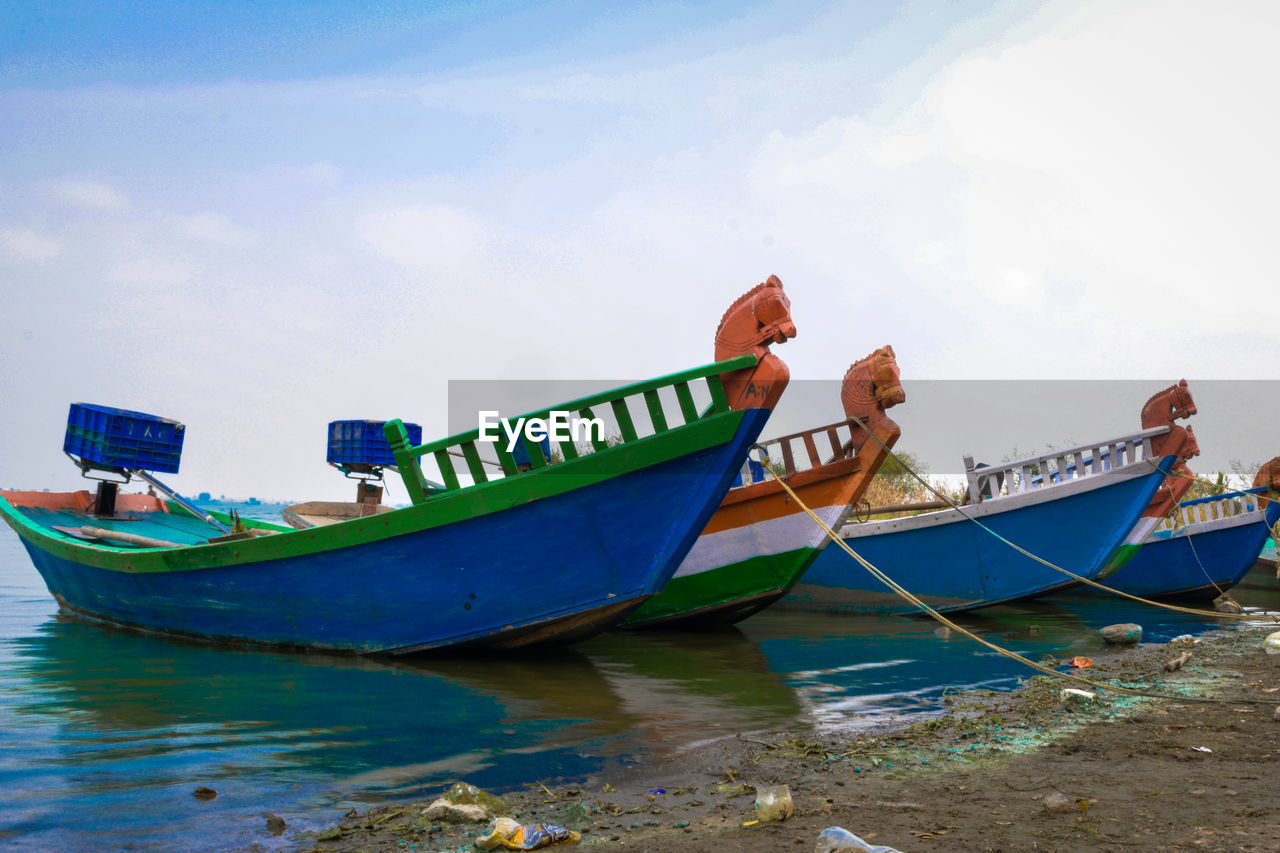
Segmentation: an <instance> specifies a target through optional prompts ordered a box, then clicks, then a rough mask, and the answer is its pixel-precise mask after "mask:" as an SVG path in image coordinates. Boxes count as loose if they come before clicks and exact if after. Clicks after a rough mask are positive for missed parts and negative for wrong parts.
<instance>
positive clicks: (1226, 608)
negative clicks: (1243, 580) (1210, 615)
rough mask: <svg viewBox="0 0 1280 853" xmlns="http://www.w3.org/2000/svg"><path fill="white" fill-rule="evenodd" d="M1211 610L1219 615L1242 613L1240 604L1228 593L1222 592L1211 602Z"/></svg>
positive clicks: (1242, 609)
mask: <svg viewBox="0 0 1280 853" xmlns="http://www.w3.org/2000/svg"><path fill="white" fill-rule="evenodd" d="M1213 609H1214V610H1216V611H1218V612H1219V613H1243V612H1244V608H1243V607H1241V606H1240V602H1238V601H1236V600H1235V599H1234V598H1232V597H1231V594H1230V593H1226V592H1224V593H1223V594H1222V595H1220V596H1218V597H1217V598H1215V599H1214V600H1213Z"/></svg>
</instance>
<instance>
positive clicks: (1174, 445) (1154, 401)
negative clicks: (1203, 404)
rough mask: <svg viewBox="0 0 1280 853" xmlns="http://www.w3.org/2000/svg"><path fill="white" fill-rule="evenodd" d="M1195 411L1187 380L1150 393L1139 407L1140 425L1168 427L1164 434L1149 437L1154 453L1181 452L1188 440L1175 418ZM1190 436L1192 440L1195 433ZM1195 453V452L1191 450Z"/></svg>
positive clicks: (1185, 416)
mask: <svg viewBox="0 0 1280 853" xmlns="http://www.w3.org/2000/svg"><path fill="white" fill-rule="evenodd" d="M1195 413H1196V403H1195V400H1193V399H1192V398H1191V391H1190V389H1188V388H1187V380H1185V379H1183V380H1182V381H1181V382H1178V383H1177V384H1176V385H1170V386H1169V387H1168V388H1166V389H1164V390H1163V391H1161V392H1160V393H1159V394H1153V395H1152V396H1151V399H1149V400H1147V402H1146V403H1145V404H1144V405H1143V407H1142V428H1143V429H1152V428H1154V427H1162V426H1167V427H1169V431H1168V432H1167V433H1165V434H1164V435H1158V436H1156V437H1155V438H1153V439H1152V440H1151V450H1152V452H1153V453H1154V454H1155V455H1157V456H1168V455H1169V454H1178V455H1181V454H1182V446H1183V445H1184V444H1185V443H1186V442H1187V441H1188V437H1187V431H1186V430H1185V429H1184V428H1182V427H1180V426H1177V425H1176V424H1174V420H1175V419H1177V418H1188V417H1190V416H1192V415H1194V414H1195ZM1190 440H1192V441H1194V440H1195V439H1194V437H1192V438H1191V439H1190ZM1192 455H1195V454H1192Z"/></svg>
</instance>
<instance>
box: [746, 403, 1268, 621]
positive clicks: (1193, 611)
mask: <svg viewBox="0 0 1280 853" xmlns="http://www.w3.org/2000/svg"><path fill="white" fill-rule="evenodd" d="M849 420H851V421H853V422H854V423H856V424H857V425H858V426H860V427H862V429H863V430H865V431H866V433H867V435H869V436H871V438H873V439H874V440H875V442H876V443H877V444H879V445H880V446H881V447H882V448H884V450H885V452H886V453H888V454H889V456H890V457H892V458H893V460H894V461H895V462H897V463H898V464H899V465H901V466H902V467H903V469H904V470H905V471H906V472H907V473H908V474H910V475H911V476H912V477H913V478H915V479H916V480H917V481H918V482H919V483H920V484H921V485H922V486H924V487H925V488H926V489H928V490H929V491H930V492H931V493H932V494H933V495H934V496H935V497H937V498H938V499H939V500H940V501H942V502H943V503H945V504H946V505H947V506H948V507H950V508H951V509H954V510H955V511H956V512H958V513H960V515H961V516H962V517H963V518H966V519H968V520H969V521H972V522H973V523H974V524H976V525H978V527H980V528H981V529H982V530H984V531H986V532H987V533H989V534H991V535H992V536H994V537H995V538H996V539H998V540H999V541H1001V542H1003V543H1004V544H1005V545H1008V546H1009V547H1010V548H1012V549H1013V550H1015V551H1017V552H1018V553H1019V554H1022V555H1023V556H1024V557H1028V558H1030V559H1032V560H1035V561H1036V562H1037V563H1039V564H1040V565H1042V566H1046V567H1048V568H1050V569H1053V570H1054V571H1055V572H1061V573H1062V574H1064V575H1066V576H1067V577H1069V578H1071V579H1073V580H1076V581H1079V582H1080V583H1083V584H1085V585H1087V586H1091V587H1093V588H1094V589H1100V590H1102V591H1103V592H1108V593H1110V594H1112V595H1116V596H1119V597H1121V598H1127V599H1129V600H1130V601H1136V602H1138V603H1140V604H1148V605H1150V606H1152V607H1159V608H1162V609H1164V610H1169V611H1172V612H1174V613H1186V614H1188V615H1191V616H1199V617H1202V618H1203V617H1208V618H1212V619H1240V620H1243V621H1250V622H1252V621H1256V620H1259V619H1269V620H1270V621H1272V622H1280V615H1276V614H1272V613H1269V614H1260V613H1222V612H1218V611H1216V610H1199V609H1197V608H1194V607H1182V606H1180V605H1177V604H1169V603H1167V602H1163V601H1153V600H1151V599H1149V598H1143V597H1142V596H1140V595H1133V594H1132V593H1128V592H1124V591H1123V590H1119V589H1116V588H1114V587H1110V586H1107V585H1106V584H1103V583H1098V582H1097V581H1095V580H1093V579H1092V578H1087V577H1085V576H1084V575H1080V574H1076V573H1075V572H1073V571H1071V570H1070V569H1064V568H1063V567H1062V566H1059V565H1057V564H1055V563H1053V562H1050V561H1049V560H1046V559H1044V558H1043V557H1041V556H1039V555H1037V554H1033V553H1031V552H1030V551H1028V550H1027V549H1026V548H1023V547H1022V546H1021V545H1019V544H1018V543H1016V542H1012V541H1010V540H1009V539H1006V538H1005V537H1004V536H1002V535H1001V534H999V533H997V532H996V531H994V530H992V529H991V528H990V527H988V526H987V525H985V524H983V523H982V522H981V521H980V520H978V519H977V518H974V517H973V516H972V515H970V514H969V513H967V512H965V511H964V508H963V507H962V506H961V505H960V504H958V503H956V502H955V501H954V500H952V499H951V498H950V497H948V496H947V495H946V494H945V493H943V492H941V491H939V490H938V489H936V488H935V487H934V486H933V484H932V483H930V482H929V481H928V480H926V479H924V478H923V477H921V476H920V475H919V474H918V473H916V471H915V469H914V468H912V467H911V466H910V465H908V464H907V463H906V461H905V460H903V459H902V457H901V456H899V455H898V454H896V453H894V452H893V448H891V447H889V445H887V444H885V443H884V442H883V441H882V440H881V439H880V436H878V435H876V434H875V432H874V431H873V430H872V429H871V428H870V427H869V426H867V425H866V423H864V422H863V421H862V419H861V418H859V417H858V416H857V415H850V416H849ZM1146 461H1147V462H1150V461H1151V460H1146ZM765 467H766V468H767V467H768V466H765ZM841 541H842V542H843V541H844V540H843V539H842V540H841Z"/></svg>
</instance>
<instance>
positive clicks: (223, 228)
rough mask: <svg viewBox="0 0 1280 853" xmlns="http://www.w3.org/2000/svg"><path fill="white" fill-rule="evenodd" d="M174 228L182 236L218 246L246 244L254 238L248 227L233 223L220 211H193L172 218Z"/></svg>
mask: <svg viewBox="0 0 1280 853" xmlns="http://www.w3.org/2000/svg"><path fill="white" fill-rule="evenodd" d="M174 229H175V230H176V231H177V232H178V233H179V234H181V235H182V236H184V237H189V238H191V239H193V240H198V241H200V242H203V243H211V244H214V245H218V246H226V247H236V246H246V245H248V244H249V243H252V242H253V241H254V239H255V236H254V233H253V232H252V231H250V230H249V229H248V228H244V227H242V226H240V225H237V224H235V223H234V222H232V221H231V220H230V219H228V218H227V217H226V216H224V215H222V214H221V213H195V214H191V215H189V216H179V217H176V218H175V219H174Z"/></svg>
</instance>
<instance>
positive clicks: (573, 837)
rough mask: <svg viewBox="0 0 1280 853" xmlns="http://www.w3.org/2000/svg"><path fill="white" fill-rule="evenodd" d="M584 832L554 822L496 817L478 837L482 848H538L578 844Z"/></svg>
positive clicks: (479, 845) (477, 843)
mask: <svg viewBox="0 0 1280 853" xmlns="http://www.w3.org/2000/svg"><path fill="white" fill-rule="evenodd" d="M581 840H582V834H581V833H579V832H575V831H574V830H572V829H568V828H566V827H563V826H556V825H555V824H552V823H526V824H521V823H519V822H518V821H516V820H514V819H513V818H509V817H498V818H494V819H493V822H492V823H491V824H489V831H488V832H486V833H485V834H484V835H482V836H480V837H479V838H477V839H476V846H477V847H479V848H480V849H481V850H498V849H502V850H538V849H540V848H542V847H554V846H556V845H560V844H577V843H578V842H579V841H581Z"/></svg>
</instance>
